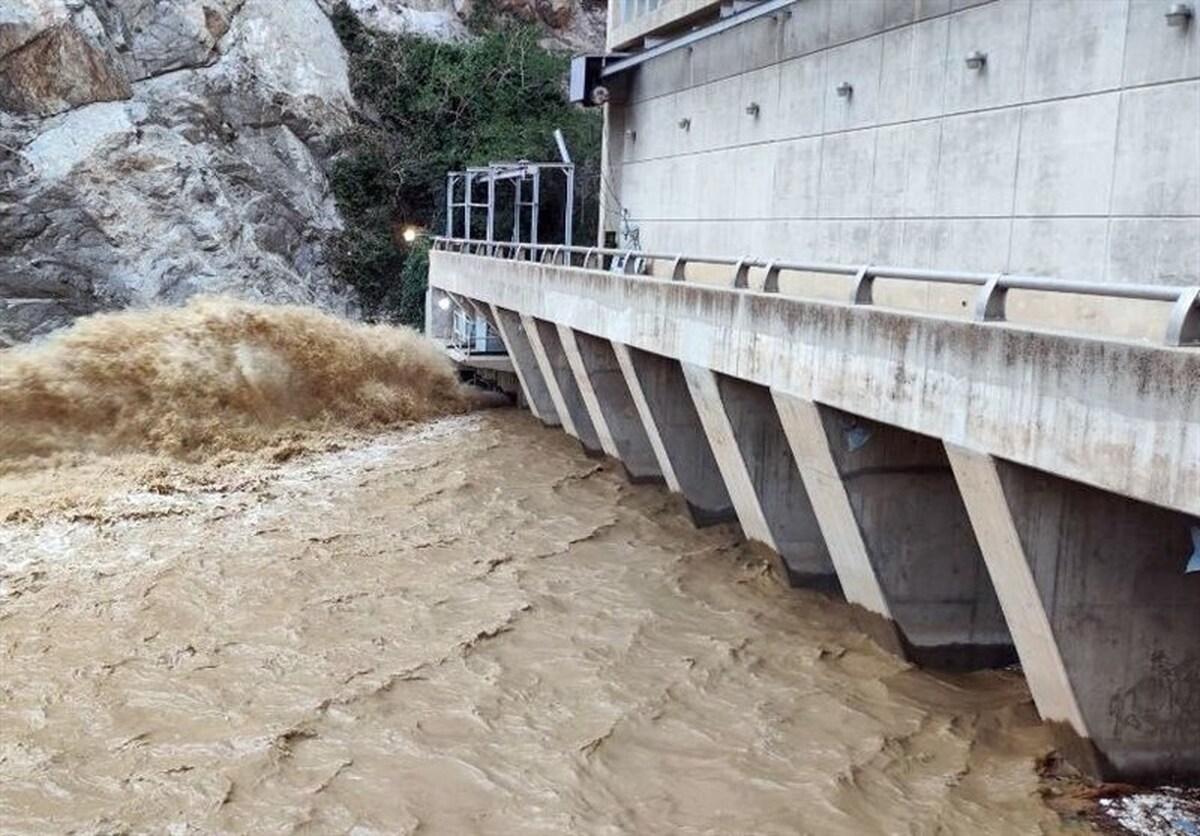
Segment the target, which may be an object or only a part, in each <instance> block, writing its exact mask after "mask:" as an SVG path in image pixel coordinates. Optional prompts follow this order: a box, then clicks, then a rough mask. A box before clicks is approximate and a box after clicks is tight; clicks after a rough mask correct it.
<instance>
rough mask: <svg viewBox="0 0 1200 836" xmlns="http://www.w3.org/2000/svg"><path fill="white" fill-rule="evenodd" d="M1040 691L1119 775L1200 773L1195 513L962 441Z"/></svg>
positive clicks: (1071, 741)
mask: <svg viewBox="0 0 1200 836" xmlns="http://www.w3.org/2000/svg"><path fill="white" fill-rule="evenodd" d="M949 452H950V461H951V462H952V464H953V466H954V472H955V475H956V477H957V479H958V484H959V486H960V488H961V490H962V496H963V498H964V500H965V502H966V506H967V508H968V510H969V512H970V515H971V520H972V523H973V524H974V528H975V531H976V533H977V535H978V537H979V541H980V543H981V545H982V547H983V554H984V556H985V558H986V560H987V564H988V569H989V571H990V573H991V575H992V577H993V579H994V580H995V584H996V589H997V592H998V593H999V596H1000V601H1001V603H1002V605H1003V608H1004V613H1005V615H1006V616H1007V618H1008V623H1009V625H1010V626H1011V628H1012V635H1013V638H1014V640H1015V641H1016V645H1017V649H1018V651H1019V653H1020V657H1021V663H1022V667H1023V668H1024V671H1025V676H1026V678H1027V679H1028V680H1029V687H1030V690H1032V691H1033V695H1034V698H1035V699H1036V700H1037V704H1038V708H1039V710H1040V711H1041V713H1042V716H1043V717H1044V718H1045V719H1046V720H1047V721H1049V722H1051V723H1053V724H1054V726H1055V730H1056V733H1057V734H1058V737H1059V742H1060V745H1061V746H1062V748H1063V750H1064V751H1066V752H1068V753H1069V755H1070V756H1071V757H1072V759H1073V760H1074V761H1075V762H1076V763H1079V764H1081V765H1083V766H1084V767H1086V768H1088V769H1089V770H1090V771H1091V772H1093V773H1094V774H1096V775H1099V776H1101V777H1104V778H1108V779H1122V780H1142V781H1170V780H1176V779H1183V780H1187V779H1194V778H1195V777H1196V776H1197V775H1200V640H1198V637H1200V573H1194V574H1191V575H1185V574H1184V567H1185V565H1186V562H1187V559H1188V556H1189V555H1190V554H1191V553H1192V535H1191V529H1192V527H1193V526H1195V525H1197V521H1196V520H1195V519H1194V518H1189V517H1188V516H1186V515H1184V514H1180V513H1178V512H1175V511H1170V510H1167V509H1164V508H1156V507H1155V506H1153V505H1148V504H1146V503H1142V502H1137V501H1134V500H1130V499H1126V498H1123V497H1119V496H1116V495H1114V494H1111V493H1107V492H1105V491H1099V490H1096V489H1095V488H1090V487H1088V486H1086V485H1081V484H1079V483H1077V482H1072V481H1069V480H1066V479H1062V478H1059V477H1056V476H1053V475H1051V474H1047V473H1040V472H1038V471H1036V470H1032V469H1030V468H1026V467H1021V466H1020V465H1015V464H1012V463H1009V462H1005V461H1002V460H999V459H996V458H994V457H992V456H989V455H986V454H983V453H978V452H975V451H971V450H967V449H964V448H960V447H954V446H951V447H950V448H949Z"/></svg>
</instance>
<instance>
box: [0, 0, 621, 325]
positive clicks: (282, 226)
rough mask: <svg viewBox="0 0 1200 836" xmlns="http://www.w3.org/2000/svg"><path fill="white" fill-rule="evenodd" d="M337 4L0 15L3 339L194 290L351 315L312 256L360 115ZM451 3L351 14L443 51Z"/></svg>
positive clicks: (561, 39) (100, 2)
mask: <svg viewBox="0 0 1200 836" xmlns="http://www.w3.org/2000/svg"><path fill="white" fill-rule="evenodd" d="M565 1H566V0H540V2H541V3H547V2H565ZM334 2H335V0H5V2H3V3H0V346H2V345H4V344H8V343H13V342H16V341H20V340H24V339H28V338H30V337H32V336H36V335H38V334H41V333H45V332H48V331H50V330H53V329H54V328H57V327H59V326H61V325H63V324H65V323H66V322H69V321H70V320H71V319H72V318H74V317H75V316H78V315H81V314H86V313H90V312H92V311H96V310H101V309H112V308H120V307H126V306H130V305H140V304H147V303H150V302H167V303H179V302H182V301H183V300H185V299H187V298H188V297H190V296H192V295H194V294H197V293H228V294H231V295H235V296H239V297H241V298H247V299H252V300H271V301H283V302H300V303H308V304H315V305H317V306H318V307H321V308H323V309H326V310H331V311H335V312H338V313H343V314H351V315H352V314H353V313H354V312H355V310H356V301H355V297H354V294H353V293H352V292H351V291H350V290H349V289H347V288H346V287H345V286H343V285H342V284H341V283H339V282H338V281H337V279H336V278H335V277H334V275H333V273H332V271H331V269H330V266H329V263H328V258H327V246H328V242H329V241H330V239H331V236H332V235H333V234H335V233H336V232H337V231H338V230H339V229H340V228H341V219H340V217H339V214H338V211H337V207H336V205H335V204H334V201H333V198H332V195H331V193H330V188H329V182H328V180H327V177H326V168H327V164H328V161H329V159H330V157H331V156H332V155H333V154H334V153H335V152H336V148H335V147H334V145H335V143H336V138H337V137H338V135H339V134H340V133H341V132H342V131H344V130H345V129H346V128H347V127H348V126H349V125H350V124H351V119H352V115H353V112H354V107H355V105H354V101H353V98H352V96H351V93H350V84H349V80H348V77H347V63H346V55H345V52H344V50H343V49H342V46H341V44H340V43H339V41H338V39H337V36H336V34H335V32H334V30H333V26H332V24H331V22H330V19H329V12H330V11H332V7H333V5H334ZM454 2H455V0H415V3H404V4H401V3H399V2H396V0H350V5H351V7H352V8H353V9H355V10H356V11H357V12H358V14H359V15H360V16H361V17H362V19H363V20H364V22H365V23H367V24H368V25H370V26H374V27H376V28H381V29H387V30H392V31H408V32H416V33H419V34H423V35H427V36H430V37H436V38H440V39H444V40H454V39H459V38H464V37H467V36H468V35H467V31H466V28H465V27H464V25H463V23H462V19H461V17H462V15H465V14H467V13H469V9H464V8H456V7H455V6H454ZM457 2H459V3H460V4H461V3H462V2H469V0H457ZM509 2H516V0H509ZM422 4H423V5H422ZM528 8H529V9H533V10H534V12H533V14H534V15H535V16H538V15H540V14H541V13H540V12H537V11H536V10H537V9H538V8H539V6H537V5H535V4H534V3H532V2H530V3H529V5H528ZM589 15H590V17H589ZM600 16H601V17H602V12H601V13H600ZM567 17H568V18H570V17H571V15H569V14H568V15H567ZM595 17H596V12H595V10H592V11H590V12H585V11H583V10H582V9H581V10H580V12H579V20H581V21H585V23H586V21H589V20H593V18H595ZM538 19H539V20H543V19H544V18H543V17H538ZM593 23H594V20H593ZM580 26H581V27H582V28H579V29H578V31H580V32H587V31H592V29H594V26H593V25H592V24H591V23H587V24H586V25H584V24H580ZM589 26H592V29H588V27H589ZM602 28H603V27H602V25H601V31H602ZM546 31H547V32H548V33H550V32H552V31H557V30H551V29H549V28H547V29H546ZM572 31H575V30H572ZM547 37H548V39H549V40H551V41H552V42H554V43H556V44H558V45H566V44H569V43H571V42H572V41H573V40H578V39H579V38H583V39H586V37H588V36H587V35H574V34H573V35H571V36H569V37H568V36H556V35H551V34H548V35H547Z"/></svg>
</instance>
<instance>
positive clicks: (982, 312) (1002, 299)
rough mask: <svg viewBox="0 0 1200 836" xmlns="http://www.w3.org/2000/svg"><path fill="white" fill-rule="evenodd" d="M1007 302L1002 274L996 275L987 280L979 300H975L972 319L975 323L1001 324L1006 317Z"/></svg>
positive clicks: (1006, 290) (1006, 292)
mask: <svg viewBox="0 0 1200 836" xmlns="http://www.w3.org/2000/svg"><path fill="white" fill-rule="evenodd" d="M1007 301H1008V288H1007V287H1005V286H1004V274H1003V273H997V274H996V275H994V276H992V277H991V278H990V279H988V280H987V284H985V285H984V286H983V290H981V291H979V298H978V299H976V300H975V311H974V319H975V321H976V322H1003V321H1004V319H1005V318H1006V317H1007V314H1006V313H1005V303H1006V302H1007Z"/></svg>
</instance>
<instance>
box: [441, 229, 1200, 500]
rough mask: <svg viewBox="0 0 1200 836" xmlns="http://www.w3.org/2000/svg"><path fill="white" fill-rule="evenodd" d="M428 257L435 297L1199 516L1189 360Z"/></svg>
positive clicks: (648, 282)
mask: <svg viewBox="0 0 1200 836" xmlns="http://www.w3.org/2000/svg"><path fill="white" fill-rule="evenodd" d="M430 258H431V270H430V282H431V284H432V285H433V286H435V287H438V288H442V289H444V290H447V291H451V292H456V293H460V294H462V295H465V296H468V297H470V298H473V299H476V300H480V301H483V302H488V303H493V304H497V305H500V306H502V307H505V308H509V309H512V310H519V311H521V312H522V313H523V314H529V315H532V316H537V317H544V318H545V319H547V320H550V321H553V322H555V323H558V324H562V325H565V326H568V327H574V328H581V329H583V330H586V331H588V332H589V333H592V334H596V335H597V336H602V337H604V338H607V339H611V340H614V341H618V342H622V343H625V344H627V345H630V346H633V347H636V348H641V349H644V350H646V351H650V352H655V353H657V354H661V355H664V356H666V357H671V358H675V359H678V360H681V361H683V362H686V363H691V364H693V365H697V366H700V367H705V368H709V369H712V370H713V371H718V372H722V373H724V374H729V375H732V376H735V377H740V378H742V379H744V380H748V381H751V382H754V383H758V384H760V385H764V386H768V387H770V388H772V389H774V390H776V391H779V392H783V393H786V394H791V395H795V396H797V397H800V398H803V399H805V400H809V401H814V402H820V403H824V404H828V405H831V406H835V407H837V408H839V409H843V410H846V411H848V412H852V413H855V414H857V415H862V416H864V417H867V418H871V419H874V420H877V421H881V422H884V423H888V424H893V425H895V426H898V427H902V428H904V429H908V430H912V431H913V432H918V433H922V434H925V435H931V436H934V437H937V438H941V439H943V440H945V441H947V442H949V443H951V444H955V445H958V446H960V447H965V448H968V449H973V450H980V451H987V452H989V453H992V454H994V455H996V456H1000V457H1002V458H1006V459H1009V460H1012V461H1015V462H1019V463H1021V464H1026V465H1029V466H1030V467H1034V468H1038V469H1040V470H1045V471H1049V472H1051V473H1056V474H1059V475H1062V476H1064V477H1066V478H1069V479H1073V480H1076V481H1080V482H1084V483H1087V484H1090V485H1094V486H1096V487H1099V488H1103V489H1105V490H1109V491H1113V492H1115V493H1119V494H1122V495H1125V496H1129V497H1134V498H1137V499H1141V500H1143V501H1146V502H1150V503H1153V504H1156V505H1160V506H1163V507H1167V508H1174V509H1177V510H1179V511H1183V512H1185V513H1189V514H1192V515H1194V516H1200V352H1196V351H1193V350H1188V349H1167V348H1162V347H1157V346H1148V345H1141V344H1136V343H1130V342H1121V341H1117V340H1099V339H1090V338H1087V337H1081V336H1073V335H1067V334H1056V333H1049V332H1044V331H1034V330H1029V329H1021V328H1018V327H1014V326H1009V325H1005V324H999V323H996V324H991V323H987V324H983V323H974V322H967V321H959V320H951V319H944V318H939V317H933V316H922V315H916V314H907V313H897V312H892V311H886V310H880V309H877V308H871V307H853V306H849V305H837V304H829V303H821V302H816V301H810V300H804V299H796V298H789V297H780V296H778V295H775V294H763V293H757V292H746V291H735V290H732V289H725V288H720V287H712V286H702V285H691V284H686V283H683V282H671V281H664V280H659V279H652V278H647V277H640V276H624V275H619V274H613V273H606V272H600V271H594V270H582V269H579V268H570V267H562V266H551V265H540V264H533V263H519V262H504V261H497V260H494V259H487V258H484V257H480V256H471V255H463V254H460V253H448V252H441V251H434V252H433V253H431V254H430Z"/></svg>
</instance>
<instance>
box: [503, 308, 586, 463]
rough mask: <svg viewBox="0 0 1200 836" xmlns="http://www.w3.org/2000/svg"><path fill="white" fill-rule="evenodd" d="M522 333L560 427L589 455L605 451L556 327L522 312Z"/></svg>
mask: <svg viewBox="0 0 1200 836" xmlns="http://www.w3.org/2000/svg"><path fill="white" fill-rule="evenodd" d="M521 323H522V325H524V329H525V334H526V335H527V336H528V337H529V345H530V348H531V349H532V350H533V356H534V357H535V358H537V364H538V367H539V368H540V369H541V370H542V379H543V380H544V381H545V382H546V388H547V390H548V391H549V393H550V397H551V400H553V401H554V408H555V411H556V412H557V413H558V417H559V419H560V420H561V421H562V427H563V429H564V430H566V431H567V433H568V434H569V435H572V436H574V437H575V438H577V439H578V440H579V443H580V444H582V445H583V449H584V451H585V452H586V453H587V454H588V455H589V456H602V455H604V453H605V451H604V449H603V448H602V447H601V445H600V436H599V435H598V434H597V433H596V428H595V426H594V425H593V424H592V418H591V415H590V414H589V413H588V409H587V406H586V404H584V402H583V395H582V393H581V392H580V391H579V384H578V383H577V382H576V378H575V371H574V370H573V369H572V368H571V364H570V361H569V360H568V359H567V355H566V352H565V351H564V350H563V346H562V342H561V341H560V340H559V336H558V329H557V328H556V327H555V326H554V325H552V324H550V323H549V322H545V321H543V320H540V319H534V318H533V317H531V316H526V315H524V314H522V315H521Z"/></svg>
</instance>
